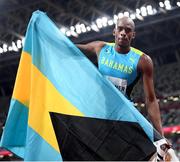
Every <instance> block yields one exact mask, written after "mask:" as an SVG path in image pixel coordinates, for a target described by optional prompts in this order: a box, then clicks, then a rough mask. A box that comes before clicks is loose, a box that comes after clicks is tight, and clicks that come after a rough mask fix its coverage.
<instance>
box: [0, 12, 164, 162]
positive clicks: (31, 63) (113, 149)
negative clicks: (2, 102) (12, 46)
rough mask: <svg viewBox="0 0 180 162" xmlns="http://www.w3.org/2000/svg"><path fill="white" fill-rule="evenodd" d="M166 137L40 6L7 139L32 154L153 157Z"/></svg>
mask: <svg viewBox="0 0 180 162" xmlns="http://www.w3.org/2000/svg"><path fill="white" fill-rule="evenodd" d="M160 138H161V137H159V135H158V134H157V133H156V131H155V130H153V128H152V126H151V124H150V123H149V122H148V121H147V120H146V119H145V118H144V117H143V116H142V115H141V114H140V113H139V112H138V111H137V110H136V109H135V107H134V106H133V104H132V103H131V102H129V101H128V100H127V99H126V98H125V97H124V96H123V95H122V94H121V93H120V92H119V91H118V90H117V89H116V88H115V87H114V86H113V85H112V84H111V83H110V82H109V81H108V80H106V79H105V78H104V77H103V76H102V75H101V74H100V73H99V72H98V70H97V69H96V67H95V66H94V65H93V64H92V63H91V62H90V61H89V60H88V59H87V58H86V57H85V56H84V55H83V53H82V52H81V51H80V50H79V49H78V48H77V47H76V46H75V45H74V44H73V43H72V42H71V41H70V40H69V39H68V38H66V37H65V36H64V35H63V34H62V33H61V32H60V31H59V29H58V28H57V27H56V26H55V24H54V23H53V22H52V21H51V20H50V19H49V18H48V17H47V16H46V14H45V13H43V12H40V11H36V12H34V13H33V15H32V18H31V20H30V22H29V25H28V29H27V33H26V39H25V45H24V48H23V51H22V54H21V60H20V64H19V68H18V73H17V77H16V83H15V87H14V91H13V95H12V99H11V105H10V110H9V113H8V118H7V122H6V125H5V129H4V132H3V136H2V139H1V146H3V147H5V148H7V149H9V150H11V151H12V152H14V153H15V154H17V155H18V156H20V157H22V158H23V159H24V160H28V161H30V160H42V161H48V160H49V161H61V160H147V159H149V158H150V157H151V155H152V154H154V153H155V152H156V149H155V146H154V145H153V142H154V141H155V140H156V139H160Z"/></svg>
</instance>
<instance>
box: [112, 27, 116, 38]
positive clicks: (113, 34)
mask: <svg viewBox="0 0 180 162" xmlns="http://www.w3.org/2000/svg"><path fill="white" fill-rule="evenodd" d="M115 32H116V29H115V28H114V30H113V36H115Z"/></svg>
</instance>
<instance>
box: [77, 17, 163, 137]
mask: <svg viewBox="0 0 180 162" xmlns="http://www.w3.org/2000/svg"><path fill="white" fill-rule="evenodd" d="M113 35H114V36H115V43H106V42H103V41H95V42H91V43H88V44H78V45H77V46H78V47H79V48H80V49H81V50H82V51H84V52H85V53H95V54H96V55H97V58H98V68H99V71H100V72H101V73H102V74H103V75H105V76H106V77H107V78H108V79H109V80H110V81H111V82H112V83H113V84H114V85H115V86H116V87H117V88H118V89H119V90H120V91H121V92H122V93H124V95H125V96H127V97H130V93H131V91H132V89H133V87H134V85H135V84H136V82H137V81H138V79H139V78H140V77H142V79H143V87H144V92H145V102H146V107H147V112H148V116H149V118H150V120H151V122H152V124H153V126H154V127H155V128H156V129H157V131H158V132H159V133H160V134H161V135H163V132H162V125H161V118H160V111H159V105H158V102H157V99H156V95H155V91H154V84H153V63H152V60H151V58H150V57H149V56H148V55H146V54H144V53H143V52H141V51H140V50H137V49H135V48H132V47H131V41H132V40H133V39H134V38H135V24H134V22H133V20H132V19H131V18H129V17H122V18H120V19H118V21H117V24H116V26H115V29H114V31H113Z"/></svg>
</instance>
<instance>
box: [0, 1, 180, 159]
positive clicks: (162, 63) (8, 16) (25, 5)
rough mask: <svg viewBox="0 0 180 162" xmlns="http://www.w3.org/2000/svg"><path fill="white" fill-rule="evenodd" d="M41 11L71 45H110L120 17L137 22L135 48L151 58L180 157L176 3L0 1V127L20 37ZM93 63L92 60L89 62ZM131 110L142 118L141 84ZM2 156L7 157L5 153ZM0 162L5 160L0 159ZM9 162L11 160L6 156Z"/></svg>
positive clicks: (179, 4)
mask: <svg viewBox="0 0 180 162" xmlns="http://www.w3.org/2000/svg"><path fill="white" fill-rule="evenodd" d="M35 10H41V11H44V12H46V13H47V15H48V16H49V17H50V18H51V19H52V20H54V22H55V23H56V24H57V26H58V27H59V29H60V30H61V32H63V33H64V34H65V35H66V36H67V37H69V39H71V40H72V41H73V42H74V43H86V42H90V41H94V40H103V41H109V42H112V41H113V40H114V38H113V36H112V30H113V28H114V24H115V23H116V21H117V18H118V17H121V16H122V15H126V16H130V17H131V18H132V19H134V21H135V23H136V33H137V35H136V39H135V41H134V42H133V46H134V47H136V48H138V49H140V50H142V51H144V52H145V53H147V54H149V55H150V56H151V58H152V59H153V62H154V66H155V68H154V79H155V81H154V82H155V83H154V84H155V89H156V94H157V98H158V100H159V104H160V110H161V115H162V121H163V127H164V132H165V136H166V137H167V138H168V139H169V140H170V141H171V142H172V144H173V147H174V149H175V150H176V152H177V154H178V156H179V157H180V1H179V0H165V1H164V0H128V1H127V0H86V1H84V0H0V128H1V131H2V127H3V124H4V122H5V120H6V116H7V113H8V107H9V101H10V98H11V95H12V91H13V87H14V82H15V77H16V72H17V68H18V64H19V59H20V55H21V49H22V47H23V39H24V35H25V31H26V28H27V24H28V21H29V19H30V17H31V14H32V12H33V11H35ZM89 59H90V60H91V61H92V62H93V63H94V64H95V65H97V62H96V58H95V57H90V58H89ZM132 98H133V100H134V104H135V106H136V107H137V108H138V109H139V110H140V111H141V112H142V113H143V114H144V115H146V111H145V104H144V94H143V89H142V81H139V83H138V84H137V85H136V87H135V88H134V90H133V93H132ZM5 156H6V155H5ZM0 157H1V158H6V157H3V156H1V153H0ZM10 159H13V158H10Z"/></svg>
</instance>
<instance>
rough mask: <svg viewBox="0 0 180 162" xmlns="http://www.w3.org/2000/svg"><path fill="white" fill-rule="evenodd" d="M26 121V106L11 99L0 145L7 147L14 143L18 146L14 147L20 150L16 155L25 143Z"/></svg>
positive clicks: (22, 149) (22, 150) (21, 150)
mask: <svg viewBox="0 0 180 162" xmlns="http://www.w3.org/2000/svg"><path fill="white" fill-rule="evenodd" d="M27 122H28V108H27V107H26V106H25V105H23V104H22V103H20V102H19V101H17V100H15V99H11V103H10V110H9V113H8V117H7V121H6V126H5V128H4V131H3V134H2V137H1V146H3V147H7V148H8V147H11V146H15V145H16V146H18V147H19V148H17V147H16V150H18V151H20V153H18V155H19V156H21V155H22V154H23V152H24V147H25V145H26V134H27ZM17 125H18V127H17ZM11 148H12V147H11ZM21 152H22V153H21Z"/></svg>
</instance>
